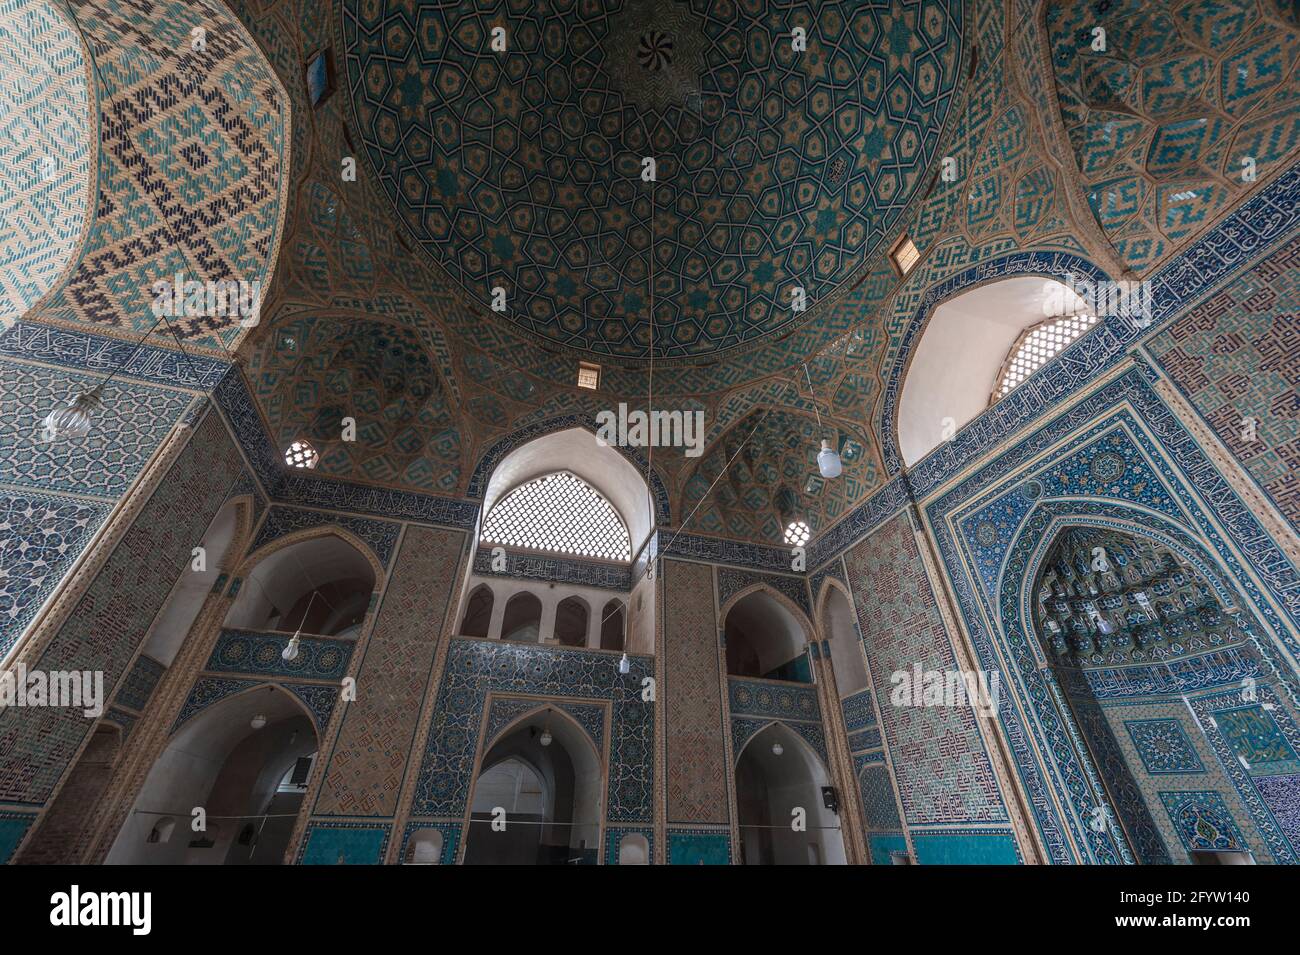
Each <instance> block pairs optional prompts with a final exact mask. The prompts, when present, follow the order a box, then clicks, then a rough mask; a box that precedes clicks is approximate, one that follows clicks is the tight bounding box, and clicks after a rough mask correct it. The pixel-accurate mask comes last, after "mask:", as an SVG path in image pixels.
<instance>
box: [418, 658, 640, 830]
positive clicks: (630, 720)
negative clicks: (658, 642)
mask: <svg viewBox="0 0 1300 955" xmlns="http://www.w3.org/2000/svg"><path fill="white" fill-rule="evenodd" d="M629 660H630V661H631V666H632V669H631V672H629V673H628V674H627V675H622V674H620V673H619V672H618V661H619V658H618V655H617V654H611V653H598V652H595V651H591V650H576V649H569V648H561V647H542V646H528V645H526V644H517V643H503V642H501V641H499V640H469V639H464V638H456V639H453V640H452V643H451V648H450V650H449V651H448V653H447V663H446V669H445V670H444V675H443V679H442V682H441V684H440V685H439V688H438V699H437V703H436V706H435V709H434V715H433V720H432V724H431V726H430V729H429V738H428V741H427V743H426V747H425V751H424V753H423V756H422V761H421V764H420V772H419V777H418V779H417V781H416V787H415V797H414V802H413V805H412V812H413V813H415V814H416V815H419V816H437V817H442V818H446V817H459V816H461V815H462V814H463V813H464V811H465V804H466V802H467V800H468V796H469V788H470V784H471V782H472V780H471V779H470V774H471V772H472V769H473V765H474V755H475V748H476V745H477V741H478V738H479V731H480V728H481V726H482V722H483V708H484V706H485V702H486V699H487V695H488V694H489V693H490V692H496V693H505V694H510V693H515V694H528V695H530V696H538V697H558V698H562V699H578V700H583V699H588V700H609V701H611V703H612V704H613V722H612V725H611V730H610V732H611V737H610V760H609V766H610V769H609V790H608V798H607V801H606V818H607V819H608V820H609V821H611V822H622V823H646V822H649V821H650V819H651V818H652V816H653V809H652V805H651V794H652V790H653V782H652V781H653V779H654V768H655V758H654V745H653V743H654V707H653V705H652V704H650V703H646V702H643V701H642V699H641V680H642V679H643V678H644V677H646V676H649V675H651V674H652V672H653V661H652V660H651V659H649V658H648V657H640V656H631V657H629Z"/></svg>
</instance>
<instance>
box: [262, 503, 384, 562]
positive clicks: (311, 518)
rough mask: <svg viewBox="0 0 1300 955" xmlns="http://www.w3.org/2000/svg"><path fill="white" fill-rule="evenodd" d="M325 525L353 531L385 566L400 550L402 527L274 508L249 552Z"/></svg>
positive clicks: (346, 517) (347, 516)
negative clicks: (308, 529) (299, 532)
mask: <svg viewBox="0 0 1300 955" xmlns="http://www.w3.org/2000/svg"><path fill="white" fill-rule="evenodd" d="M324 524H337V525H338V526H339V527H342V528H343V529H344V530H347V531H351V532H352V533H353V534H355V535H356V536H357V537H359V538H360V539H361V540H363V541H365V542H366V543H367V544H369V545H370V549H371V550H372V551H374V554H375V556H376V557H378V558H379V562H380V563H381V564H383V565H385V566H387V565H388V562H389V560H390V559H391V558H392V556H393V551H394V549H395V548H396V547H397V534H398V532H399V531H400V530H401V527H400V526H399V525H397V524H394V523H392V522H390V521H371V520H365V519H363V518H359V517H351V516H349V515H346V514H329V513H326V512H323V511H309V510H306V509H305V508H298V507H279V506H276V507H272V508H271V512H270V513H269V514H268V515H267V518H266V520H265V521H264V522H263V524H262V526H261V527H260V528H258V531H257V538H256V539H255V540H254V541H253V546H252V548H250V550H257V549H258V548H260V547H262V546H263V545H265V544H269V543H270V542H271V541H273V540H276V539H278V538H281V537H284V536H285V535H286V534H292V533H293V532H295V531H300V530H306V529H307V528H311V527H320V526H321V525H324Z"/></svg>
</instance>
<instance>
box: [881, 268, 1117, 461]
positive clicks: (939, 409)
mask: <svg viewBox="0 0 1300 955" xmlns="http://www.w3.org/2000/svg"><path fill="white" fill-rule="evenodd" d="M1085 305H1086V303H1085V302H1084V300H1083V299H1082V298H1081V297H1079V295H1077V294H1076V293H1075V292H1074V290H1072V289H1070V288H1069V287H1068V286H1066V285H1064V284H1063V283H1061V282H1057V281H1055V280H1052V279H1045V278H1041V277H1035V276H1018V277H1016V278H1011V279H1003V280H1001V281H998V282H991V283H989V284H987V285H981V286H979V287H977V288H973V289H970V290H969V291H966V292H963V293H962V294H960V295H958V296H956V297H955V298H951V299H949V300H948V301H946V302H943V303H942V304H941V305H939V306H938V307H937V308H936V309H935V310H934V313H933V314H932V315H931V316H930V318H929V320H928V321H927V322H926V325H925V331H924V332H923V333H922V335H921V338H920V341H919V342H917V345H916V348H915V349H914V350H913V352H912V356H911V359H910V362H909V364H908V366H907V377H906V378H905V379H904V381H903V389H902V393H901V394H900V396H899V400H898V446H899V450H900V451H901V452H902V455H903V461H904V463H906V464H907V465H909V466H910V465H912V464H915V463H916V462H917V461H920V460H921V459H922V458H923V457H925V456H926V455H927V454H929V453H930V452H931V451H933V450H934V449H935V448H937V447H939V445H940V444H942V443H943V442H945V441H947V440H949V439H950V438H952V436H953V435H954V434H955V433H956V431H957V430H958V429H960V428H962V427H963V426H965V425H966V424H968V423H970V422H971V421H973V420H974V419H975V418H976V417H978V416H979V414H980V413H981V412H983V411H984V410H985V409H986V408H988V406H989V405H990V403H992V402H996V401H998V400H1000V399H1002V398H1003V397H1005V396H1006V395H1007V394H1009V393H1010V391H1011V390H1012V389H1014V388H1015V387H1016V386H1017V385H1019V384H1021V383H1022V382H1024V381H1025V380H1026V379H1027V378H1028V377H1029V376H1030V375H1032V374H1033V373H1034V372H1035V371H1037V370H1039V369H1040V368H1041V367H1042V366H1043V365H1044V364H1045V363H1047V362H1048V361H1050V360H1051V358H1052V357H1054V356H1055V355H1056V354H1058V353H1059V352H1060V351H1062V350H1063V349H1064V348H1065V347H1066V346H1068V345H1069V344H1070V343H1072V342H1073V341H1075V340H1076V339H1077V338H1079V337H1080V336H1081V335H1083V334H1085V333H1086V332H1088V331H1089V330H1090V329H1092V328H1093V327H1095V325H1096V319H1095V318H1094V317H1093V316H1091V315H1090V314H1088V313H1087V312H1086V311H1085Z"/></svg>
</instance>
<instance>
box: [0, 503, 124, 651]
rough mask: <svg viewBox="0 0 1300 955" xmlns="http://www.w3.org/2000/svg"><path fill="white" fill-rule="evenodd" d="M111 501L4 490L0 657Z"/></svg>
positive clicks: (1, 506)
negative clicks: (103, 501)
mask: <svg viewBox="0 0 1300 955" xmlns="http://www.w3.org/2000/svg"><path fill="white" fill-rule="evenodd" d="M109 507H110V505H108V504H107V503H102V502H98V501H74V500H69V499H67V498H60V497H49V496H46V495H44V494H37V493H33V492H30V491H3V492H0V658H3V657H4V656H5V655H6V654H7V653H8V652H9V649H10V648H11V647H12V646H13V645H14V644H15V643H16V642H17V641H18V638H19V636H21V635H22V632H23V631H24V630H25V629H26V627H27V625H28V624H29V623H31V621H32V619H33V618H34V617H35V616H36V612H37V611H38V610H39V609H40V608H41V605H42V604H44V603H45V601H46V599H47V598H48V597H49V596H50V595H51V594H52V593H53V592H54V589H55V588H56V587H57V586H58V585H59V583H60V582H61V581H62V580H63V578H64V576H65V575H66V574H67V572H68V569H69V568H70V567H71V566H72V563H73V561H75V560H76V559H77V557H78V556H79V555H80V554H81V551H82V549H83V548H84V547H85V546H86V544H87V543H88V542H89V541H90V538H91V536H92V535H93V534H94V533H95V531H96V530H97V529H98V528H99V525H100V524H101V523H103V521H104V518H105V517H107V516H108V511H109Z"/></svg>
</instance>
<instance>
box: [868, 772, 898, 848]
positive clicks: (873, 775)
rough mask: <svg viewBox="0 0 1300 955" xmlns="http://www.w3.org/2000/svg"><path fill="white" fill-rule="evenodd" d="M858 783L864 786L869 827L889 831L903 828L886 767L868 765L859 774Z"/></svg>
mask: <svg viewBox="0 0 1300 955" xmlns="http://www.w3.org/2000/svg"><path fill="white" fill-rule="evenodd" d="M858 785H859V786H860V787H861V788H862V811H863V813H864V814H865V816H866V820H867V828H868V829H874V830H876V831H878V832H879V831H885V832H888V831H891V830H892V831H897V830H898V829H900V828H902V823H900V822H899V820H898V804H897V803H896V802H895V801H894V787H893V785H892V784H891V783H890V781H889V770H888V769H887V768H886V767H884V766H868V767H866V768H865V769H863V770H862V772H861V773H860V774H859V775H858Z"/></svg>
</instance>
